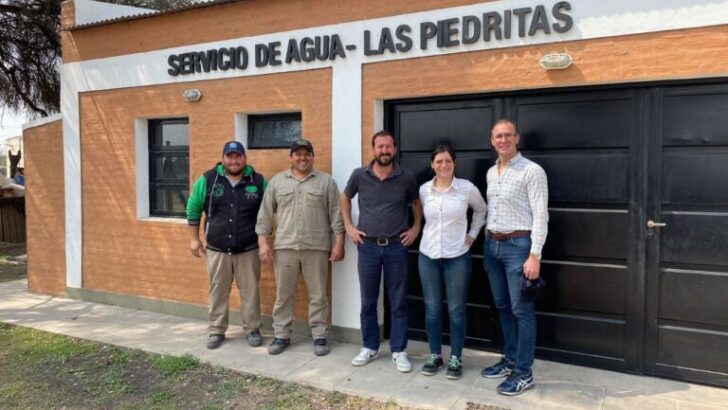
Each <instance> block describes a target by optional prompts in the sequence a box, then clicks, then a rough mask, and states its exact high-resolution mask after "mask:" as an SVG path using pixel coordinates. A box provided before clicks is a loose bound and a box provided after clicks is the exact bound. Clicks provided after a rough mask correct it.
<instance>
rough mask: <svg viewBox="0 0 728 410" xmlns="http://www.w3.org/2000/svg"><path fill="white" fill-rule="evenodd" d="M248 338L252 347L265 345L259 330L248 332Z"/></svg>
mask: <svg viewBox="0 0 728 410" xmlns="http://www.w3.org/2000/svg"><path fill="white" fill-rule="evenodd" d="M246 338H247V339H248V344H249V345H250V346H251V347H258V346H260V345H262V344H263V337H262V336H261V335H260V331H259V330H251V331H250V332H248V335H247V336H246Z"/></svg>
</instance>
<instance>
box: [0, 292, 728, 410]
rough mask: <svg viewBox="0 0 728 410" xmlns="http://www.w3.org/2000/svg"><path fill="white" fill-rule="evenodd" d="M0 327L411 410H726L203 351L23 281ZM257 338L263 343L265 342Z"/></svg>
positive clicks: (671, 397)
mask: <svg viewBox="0 0 728 410" xmlns="http://www.w3.org/2000/svg"><path fill="white" fill-rule="evenodd" d="M0 321H2V322H6V323H11V324H15V325H20V326H27V327H31V328H35V329H40V330H45V331H48V332H53V333H60V334H64V335H68V336H74V337H79V338H84V339H90V340H96V341H99V342H103V343H110V344H114V345H119V346H125V347H129V348H134V349H142V350H145V351H148V352H154V353H161V354H172V355H182V354H185V353H190V354H192V355H194V356H197V357H198V358H200V360H201V361H203V362H207V363H210V364H212V365H215V366H223V367H226V368H229V369H232V370H236V371H240V372H245V373H252V374H260V375H264V376H269V377H273V378H276V379H280V380H285V381H291V382H296V383H301V384H308V385H311V386H314V387H318V388H321V389H325V390H337V391H340V392H344V393H350V394H355V395H359V396H367V397H374V398H378V399H381V400H384V401H387V400H394V401H396V402H398V403H399V404H402V405H405V406H412V407H418V408H439V409H464V408H466V406H467V403H468V402H476V403H480V404H487V405H492V406H498V407H503V408H511V409H640V410H643V409H674V410H688V409H690V410H698V409H704V410H728V389H721V388H715V387H707V386H702V385H697V384H690V383H684V382H678V381H672V380H666V379H658V378H653V377H643V376H633V375H627V374H622V373H616V372H610V371H605V370H597V369H591V368H587V367H579V366H571V365H566V364H560V363H554V362H549V361H543V360H537V361H536V364H535V366H534V369H533V371H534V374H535V377H536V383H537V387H536V389H534V390H530V391H528V392H526V393H524V394H522V395H520V396H516V397H505V396H501V395H499V394H497V393H496V392H495V388H496V386H497V385H498V383H499V381H498V380H488V379H483V378H481V377H480V369H481V368H482V367H483V366H484V365H486V364H489V363H492V362H494V361H496V360H497V359H498V355H496V354H493V353H487V352H480V351H473V350H466V351H465V352H464V355H463V362H464V375H463V378H462V379H460V380H457V381H451V380H448V379H446V378H445V375H444V372H441V373H439V374H438V375H436V376H432V377H426V376H423V375H421V374H420V372H419V369H420V367H421V366H422V364H424V361H425V357H426V353H427V346H426V345H425V344H424V343H420V342H412V343H411V344H410V347H409V348H408V352H409V353H410V357H411V358H412V362H413V365H414V370H413V371H412V372H411V373H409V374H402V373H399V372H398V371H397V370H396V369H395V368H394V365H393V364H392V363H391V360H390V359H389V354H388V351H385V350H386V347H383V350H382V351H381V353H382V355H381V356H380V357H379V359H377V360H375V361H373V362H371V363H369V364H368V365H367V366H364V367H359V368H356V367H352V366H351V364H350V363H349V362H350V360H351V359H352V357H354V355H355V354H356V353H357V352H358V350H359V346H355V345H350V344H342V343H336V342H334V343H332V351H331V353H330V354H329V355H328V356H324V357H316V356H314V355H313V348H312V344H311V339H309V338H304V337H294V338H293V341H292V344H291V346H290V347H289V348H288V349H286V351H285V352H284V353H283V354H281V355H279V356H270V355H268V353H267V351H266V349H265V347H259V348H251V347H249V346H248V345H247V344H246V343H245V339H244V337H243V335H242V332H241V330H240V327H239V326H232V327H231V331H229V332H228V339H227V340H226V342H225V343H224V344H223V345H222V347H220V348H219V349H217V350H207V349H206V348H205V341H206V338H207V326H206V323H205V322H203V321H199V320H194V319H187V318H181V317H176V316H169V315H163V314H157V313H151V312H145V311H139V310H133V309H127V308H120V307H116V306H108V305H101V304H95V303H90V302H83V301H78V300H71V299H63V298H58V297H50V296H44V295H35V294H31V293H28V292H27V291H26V282H25V281H24V280H23V281H14V282H6V283H0ZM263 335H264V336H265V337H266V340H265V343H266V344H267V343H268V342H270V338H271V335H270V333H266V332H265V331H264V332H263ZM264 346H265V344H264ZM385 346H386V345H385ZM445 353H446V352H445Z"/></svg>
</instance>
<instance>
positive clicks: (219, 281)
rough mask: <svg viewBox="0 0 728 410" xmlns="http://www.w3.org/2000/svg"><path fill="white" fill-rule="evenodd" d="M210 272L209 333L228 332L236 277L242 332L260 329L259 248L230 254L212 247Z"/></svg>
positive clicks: (207, 255)
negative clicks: (229, 311) (233, 283)
mask: <svg viewBox="0 0 728 410" xmlns="http://www.w3.org/2000/svg"><path fill="white" fill-rule="evenodd" d="M205 263H206V264H207V272H208V273H209V274H210V307H209V309H208V315H207V318H208V322H209V331H210V334H225V331H226V330H227V328H228V307H229V302H230V289H231V286H232V282H233V278H235V285H236V286H237V288H238V294H239V295H240V315H241V316H242V318H243V332H245V333H248V332H250V331H251V330H258V329H260V287H259V286H258V284H259V282H260V258H259V256H258V249H257V248H256V249H253V250H250V251H247V252H242V253H237V254H234V255H228V254H227V253H225V252H217V251H213V250H210V249H207V250H206V251H205Z"/></svg>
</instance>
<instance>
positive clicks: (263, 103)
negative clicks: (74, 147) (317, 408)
mask: <svg viewBox="0 0 728 410" xmlns="http://www.w3.org/2000/svg"><path fill="white" fill-rule="evenodd" d="M189 88H197V89H200V90H201V91H202V93H203V97H202V99H201V100H200V101H199V102H195V103H189V102H187V101H185V100H184V99H183V98H182V92H183V90H185V89H189ZM276 111H279V112H280V111H301V113H302V118H303V124H302V126H303V135H304V136H306V138H308V139H310V140H311V141H312V143H313V144H314V147H315V149H316V159H315V160H316V163H315V164H316V168H317V169H319V170H322V171H324V172H331V70H330V69H322V70H311V71H301V72H296V73H287V74H277V75H268V76H257V77H244V78H236V79H229V80H219V81H205V82H195V83H185V84H174V85H163V86H154V87H145V88H138V89H122V90H109V91H100V92H90V93H84V94H82V95H81V97H80V112H81V152H82V153H83V157H82V165H81V168H82V179H83V181H84V185H83V210H84V212H83V282H84V288H86V289H91V290H102V291H109V292H116V293H125V294H131V295H140V296H146V297H154V298H161V299H165V300H173V301H179V302H185V303H193V304H198V305H205V304H206V303H207V282H208V279H207V273H206V271H205V266H204V262H203V261H202V260H200V259H196V258H194V257H192V256H191V254H190V252H189V250H188V246H189V232H188V229H189V228H188V227H187V225H186V223H175V222H170V221H150V220H142V221H140V220H138V219H137V217H136V187H135V181H136V176H135V175H136V174H135V173H136V165H135V164H136V160H135V157H134V155H135V151H134V141H135V131H134V124H135V119H136V118H147V119H152V118H164V117H188V118H189V136H190V173H191V179H190V184H192V183H193V182H194V181H195V180H196V179H197V178H198V177H199V175H201V174H202V173H203V172H204V171H206V170H208V169H210V168H211V167H212V166H213V165H214V164H215V163H216V162H217V161H219V160H220V158H221V155H222V152H221V150H222V145H223V143H224V142H225V141H228V140H231V139H234V129H235V127H234V124H235V122H234V118H235V113H238V112H244V113H248V112H252V113H256V112H276ZM288 158H289V153H288V150H286V149H278V150H251V151H249V152H248V161H249V163H250V164H252V165H253V166H254V167H255V168H256V169H257V170H258V171H259V172H261V173H262V174H263V175H265V177H266V178H268V179H270V178H271V177H272V176H273V175H274V174H275V173H277V172H280V171H283V170H285V169H287V168H288V167H289V163H288ZM302 282H303V281H302V280H301V285H299V287H300V291H299V292H298V297H297V304H296V315H297V317H298V318H301V319H304V320H305V319H306V318H307V317H308V315H307V300H308V296H307V295H306V293H305V288H304V287H303V285H302ZM232 300H233V306H235V307H237V306H238V303H239V301H238V299H237V296H234V297H233V299H232ZM261 300H262V304H263V312H264V314H270V313H271V311H272V307H273V303H274V301H275V282H274V279H273V274H272V269H271V266H264V268H263V272H262V279H261Z"/></svg>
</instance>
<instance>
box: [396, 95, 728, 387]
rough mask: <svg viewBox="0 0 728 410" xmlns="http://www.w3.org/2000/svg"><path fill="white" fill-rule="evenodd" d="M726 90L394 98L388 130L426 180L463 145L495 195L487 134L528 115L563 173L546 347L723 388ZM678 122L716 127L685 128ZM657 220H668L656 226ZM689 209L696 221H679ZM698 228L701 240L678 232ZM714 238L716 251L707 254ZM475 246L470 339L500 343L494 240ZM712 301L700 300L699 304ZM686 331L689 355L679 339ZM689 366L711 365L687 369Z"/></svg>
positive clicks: (469, 172) (544, 326) (543, 319)
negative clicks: (444, 145) (492, 278)
mask: <svg viewBox="0 0 728 410" xmlns="http://www.w3.org/2000/svg"><path fill="white" fill-rule="evenodd" d="M721 87H722V89H723V90H725V88H726V87H725V86H720V85H707V86H701V87H698V88H690V87H688V88H686V87H684V86H680V87H648V86H639V87H635V86H631V87H629V88H627V87H624V88H618V87H612V88H610V89H596V90H595V89H591V90H579V91H574V90H550V91H544V92H540V93H535V92H529V93H528V94H527V95H525V93H522V94H518V93H509V94H503V95H487V96H476V97H473V96H469V97H453V98H447V99H445V98H441V99H430V100H428V101H422V100H415V101H393V102H391V103H388V104H387V126H388V128H390V129H391V130H392V131H394V133H395V135H396V137H397V138H398V140H399V145H400V161H401V163H402V165H403V166H404V167H407V168H409V169H411V170H413V171H414V172H415V174H416V175H417V177H418V180H419V182H420V183H423V182H425V181H426V180H427V179H428V178H430V177H431V173H430V170H429V153H430V150H431V149H432V147H433V146H434V145H435V144H436V143H438V142H449V143H450V144H451V145H452V146H453V148H454V149H455V150H456V152H457V153H458V161H457V169H456V175H457V176H459V177H462V178H467V179H470V180H471V181H473V182H474V183H475V184H476V185H477V186H478V187H479V188H480V189H481V192H483V193H484V192H485V189H486V186H485V172H486V171H487V169H488V167H490V166H491V165H492V164H493V161H494V159H495V158H494V156H493V153H492V152H491V150H490V144H489V141H488V136H489V130H490V128H491V126H492V124H493V122H494V121H495V120H497V119H498V118H502V117H507V118H512V119H514V120H515V121H516V122H517V123H518V125H519V131H520V133H521V135H522V136H523V138H522V142H521V146H520V150H521V152H523V154H524V155H525V156H527V157H529V158H531V159H533V160H534V161H536V162H537V163H539V164H541V165H542V166H543V167H544V169H545V170H546V173H547V175H548V178H549V212H550V216H551V220H550V223H549V236H548V240H547V242H546V247H545V249H544V255H543V257H544V261H543V265H542V272H543V276H544V277H545V279H546V281H547V283H548V286H547V288H546V289H545V292H544V293H543V294H542V295H541V297H540V298H539V300H538V303H537V315H538V323H539V329H538V341H537V354H538V355H539V357H542V358H550V359H556V360H560V361H566V362H571V363H577V364H584V365H592V366H597V367H603V368H609V369H615V370H622V371H630V372H647V373H651V374H657V375H666V376H672V377H678V378H684V379H690V380H700V381H704V382H708V383H714V384H722V382H721V380H725V376H726V374H728V365H726V362H725V361H726V360H728V359H726V357H728V356H726V355H722V356H721V359H719V360H712V359H711V358H710V356H711V354H712V353H709V352H715V351H716V348H717V347H718V346H726V345H728V343H726V342H727V341H728V340H727V339H726V334H727V333H726V330H728V308H726V307H724V306H725V303H722V304H721V303H718V300H719V299H720V298H719V295H721V294H728V292H726V291H728V243H726V241H725V240H724V236H720V235H719V234H720V233H721V232H726V231H728V178H726V177H728V172H726V170H728V168H727V167H726V165H725V164H728V162H727V161H726V160H728V148H727V146H728V136H727V135H726V134H725V132H726V130H728V115H725V114H722V115H718V112H722V113H728V106H726V105H727V104H728V94H726V93H725V92H724V93H722V94H721V93H720V92H716V90H719V89H721ZM691 93H692V94H691ZM695 93H697V94H698V96H696V95H694V94H695ZM701 93H702V94H701ZM678 95H679V96H681V97H682V99H680V98H677V96H678ZM688 96H690V97H688ZM721 104H722V105H721ZM708 106H710V107H708ZM701 107H702V108H701ZM713 117H715V118H717V117H720V118H719V119H715V120H713V119H712V118H713ZM680 119H686V120H691V121H689V122H698V121H697V120H698V119H703V122H707V123H709V124H704V123H701V124H700V125H698V126H695V127H692V128H691V127H688V126H687V125H680V126H677V125H678V124H676V121H677V122H678V123H679V124H683V123H682V122H680ZM666 128H668V129H669V132H668V133H667V134H665V131H664V130H665V129H666ZM718 131H722V132H723V134H720V133H717V132H718ZM721 144H722V145H721ZM663 145H664V148H663ZM688 146H689V148H687V147H688ZM685 148H687V149H685ZM701 154H705V155H707V156H708V159H707V160H702V161H700V162H701V167H702V168H700V169H701V171H699V172H697V173H696V171H695V170H694V169H691V168H686V167H687V166H688V165H689V164H691V161H692V160H695V159H696V156H699V155H701ZM721 161H722V162H721ZM666 167H667V168H666ZM655 178H657V179H655ZM686 182H689V183H690V187H689V189H687V190H686V189H683V186H682V185H684V184H685V183H686ZM711 187H715V188H711ZM685 195H687V196H685ZM661 198H662V199H661ZM676 198H678V199H680V200H679V201H677V202H676ZM686 198H687V199H686ZM680 201H682V202H680ZM701 201H702V202H701ZM686 202H688V203H689V206H688V207H687V208H685V207H684V206H683V207H682V208H680V206H682V205H684V203H686ZM684 209H687V211H684ZM683 211H684V212H683ZM665 212H667V213H665ZM681 212H682V213H681ZM650 218H652V219H654V221H657V222H664V223H667V224H668V226H666V227H665V228H647V226H646V223H647V221H648V220H650ZM675 218H682V220H683V221H684V223H685V224H686V226H689V228H683V230H682V231H678V230H677V229H676V230H674V231H673V230H670V229H672V225H674V224H676V223H677V222H676V221H674V219H675ZM701 218H702V219H701ZM659 229H663V231H659ZM670 234H673V235H676V236H672V235H670ZM660 235H662V238H660ZM686 235H688V236H686ZM706 235H707V236H706ZM686 237H690V238H691V239H694V242H692V243H683V242H680V243H679V244H678V243H677V242H676V241H679V240H681V239H682V238H686ZM708 239H712V241H713V242H712V243H711V246H710V247H708V248H704V249H703V250H698V249H695V248H696V247H702V246H704V244H705V241H706V240H708ZM699 243H700V244H703V245H699ZM413 249H416V247H413ZM704 253H705V254H709V255H712V259H710V258H708V259H706V257H705V255H704ZM473 255H474V256H473V259H474V260H473V269H474V271H473V282H472V285H471V287H470V289H471V291H470V295H469V300H468V329H467V340H466V344H467V345H468V346H471V347H481V348H487V349H497V348H499V347H500V346H501V343H502V341H501V340H500V330H499V329H498V322H497V315H496V312H495V311H494V309H493V307H492V298H491V296H490V289H489V288H488V284H487V279H486V275H485V272H484V270H483V267H482V237H481V238H480V240H479V241H478V242H477V243H476V244H475V246H474V252H473ZM698 260H699V261H702V262H699V261H698ZM706 260H707V262H706ZM411 262H412V263H411V264H410V278H409V279H410V295H409V299H410V300H409V302H410V327H411V329H410V336H411V337H412V338H414V339H421V340H424V339H425V332H424V329H425V324H424V305H423V302H422V297H421V295H422V292H421V288H420V286H419V277H418V274H417V268H416V266H417V265H416V252H415V251H413V252H412V260H411ZM702 265H705V266H702ZM696 269H697V270H696ZM683 271H689V272H683ZM696 272H697V273H696ZM706 280H707V281H708V282H706ZM701 292H702V293H701ZM706 292H707V293H706ZM706 296H707V300H706V301H705V302H704V303H703V304H701V305H699V306H694V305H691V304H690V303H688V302H687V301H688V300H693V299H697V300H703V299H706ZM444 311H447V310H446V309H444ZM444 328H445V329H447V322H446V323H445V327H444ZM445 339H447V334H446V335H445ZM688 342H690V343H692V344H691V346H692V347H693V349H691V351H690V352H685V351H684V349H682V350H681V349H678V346H679V345H681V344H684V343H688ZM710 346H713V348H712V349H707V348H708V347H710ZM675 349H677V350H678V351H677V352H676V351H674V350H675ZM706 360H707V361H708V362H710V363H707V362H706ZM686 365H687V366H688V367H691V368H693V369H699V370H694V371H690V372H686V371H685V370H684V367H685V366H686ZM706 372H713V373H706ZM721 374H722V375H721ZM716 375H720V376H716Z"/></svg>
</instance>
